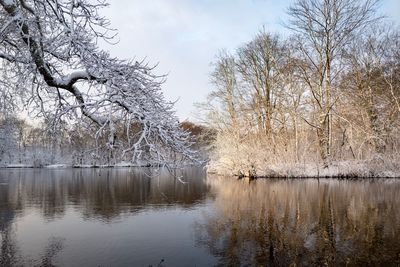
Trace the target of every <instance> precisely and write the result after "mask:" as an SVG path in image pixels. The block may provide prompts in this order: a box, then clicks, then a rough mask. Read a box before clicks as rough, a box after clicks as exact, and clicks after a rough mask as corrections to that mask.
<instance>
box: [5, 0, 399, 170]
mask: <svg viewBox="0 0 400 267" xmlns="http://www.w3.org/2000/svg"><path fill="white" fill-rule="evenodd" d="M0 3H1V6H2V9H1V17H0V18H1V23H2V25H4V27H3V28H2V32H1V34H2V35H1V36H2V37H1V38H2V39H1V46H0V62H1V69H0V70H1V73H2V75H3V78H4V79H2V80H1V82H0V93H1V100H0V124H1V128H0V164H1V165H2V166H22V165H27V166H31V167H42V166H46V165H54V164H67V165H68V166H100V165H103V166H115V165H118V164H119V165H121V166H122V165H123V166H130V165H135V166H166V165H169V166H182V165H184V166H187V165H192V164H194V165H206V167H207V169H208V171H209V172H214V173H218V174H229V175H238V176H250V177H257V176H279V177H281V176H282V177H291V176H293V177H299V176H339V177H342V176H343V177H345V176H365V177H375V176H398V175H399V173H398V170H399V169H400V166H399V162H400V157H399V148H400V147H399V142H400V140H399V127H400V125H399V121H400V120H399V115H400V63H399V62H400V38H399V37H400V36H399V35H400V31H399V27H398V25H396V24H395V23H394V22H391V21H390V18H386V17H385V16H382V15H381V14H379V12H378V7H379V4H380V1H378V0H367V1H347V0H324V1H317V0H299V1H295V2H294V3H293V4H292V5H290V6H289V7H288V8H287V16H288V20H287V21H285V28H286V29H287V32H286V33H285V34H278V33H275V32H272V31H269V30H268V28H267V27H263V28H262V29H261V30H259V31H258V33H257V34H255V36H254V38H253V39H251V40H249V41H248V42H247V43H244V44H242V45H241V46H239V47H237V49H236V50H234V51H227V50H224V49H223V48H221V49H222V50H221V51H220V52H219V54H218V55H217V57H216V60H215V61H214V62H213V63H212V71H211V75H210V76H211V77H210V79H211V82H212V86H213V89H212V92H211V93H210V94H209V95H208V96H206V97H205V100H204V101H201V99H199V103H198V104H197V109H198V111H199V112H200V113H201V115H200V117H201V119H200V121H195V123H193V122H189V121H183V122H182V121H179V119H178V118H177V116H176V115H175V112H174V103H173V102H169V101H167V100H166V99H165V98H164V96H163V93H162V85H163V83H164V82H165V79H167V77H166V76H159V75H156V74H154V72H153V71H154V68H155V67H156V66H152V65H150V64H149V63H147V62H145V61H134V60H123V59H117V58H114V57H112V56H111V55H110V54H109V53H108V52H106V51H104V50H102V49H101V48H99V47H98V45H97V42H98V40H99V39H103V40H106V41H109V40H113V37H114V35H113V31H112V29H111V28H110V26H109V22H108V20H107V19H106V18H104V17H103V16H101V15H100V13H98V12H97V11H99V10H101V9H102V8H103V7H106V6H107V4H105V3H103V4H102V3H98V4H92V3H89V2H87V3H86V2H81V3H80V4H73V5H72V6H70V4H71V3H69V2H65V3H63V4H60V3H58V2H57V1H56V2H54V3H53V2H46V1H38V2H35V1H34V4H33V6H31V5H30V4H29V3H27V2H25V1H21V2H18V1H16V2H14V1H0ZM71 10H72V11H71ZM44 18H46V19H44ZM60 18H62V19H60ZM255 31H256V29H255ZM20 114H28V117H27V116H25V117H21V115H20ZM32 118H33V120H32Z"/></svg>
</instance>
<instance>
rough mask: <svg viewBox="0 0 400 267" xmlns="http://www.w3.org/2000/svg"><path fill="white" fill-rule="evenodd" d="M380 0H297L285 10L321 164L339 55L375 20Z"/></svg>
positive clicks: (327, 153) (326, 157) (326, 152)
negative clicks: (311, 110) (312, 115)
mask: <svg viewBox="0 0 400 267" xmlns="http://www.w3.org/2000/svg"><path fill="white" fill-rule="evenodd" d="M378 2H379V0H366V1H361V0H297V1H296V2H295V3H294V4H293V5H292V6H291V7H290V8H289V10H288V14H289V15H290V17H291V20H290V24H288V26H287V27H288V28H290V29H292V30H294V31H295V32H296V33H297V34H298V51H299V57H300V58H301V59H302V61H301V62H302V63H301V64H299V66H300V67H301V69H302V72H303V73H302V77H303V79H304V80H305V82H306V83H307V84H308V86H309V89H310V92H311V95H312V99H313V103H314V108H315V111H316V114H315V118H314V120H313V121H312V122H308V123H309V124H310V125H311V126H313V127H314V128H316V130H317V136H318V142H319V146H320V153H321V158H322V160H323V162H324V166H325V167H327V166H328V165H329V161H330V158H331V146H332V109H333V108H334V106H335V103H336V101H337V99H338V92H335V88H333V86H334V83H335V79H337V78H338V75H339V73H340V69H341V67H340V55H341V51H342V49H343V47H344V45H345V44H346V43H347V42H348V41H349V39H351V38H352V36H353V35H354V34H355V33H356V32H358V31H360V30H362V29H364V28H365V27H366V26H368V25H370V24H371V23H372V22H375V21H376V20H377V19H378V18H377V17H376V15H375V13H376V12H375V11H376V8H377V4H378Z"/></svg>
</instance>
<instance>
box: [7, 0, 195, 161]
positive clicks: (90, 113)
mask: <svg viewBox="0 0 400 267" xmlns="http://www.w3.org/2000/svg"><path fill="white" fill-rule="evenodd" d="M106 5H107V4H106V3H104V2H96V3H92V1H85V0H79V1H77V0H35V1H30V0H20V1H17V0H0V24H1V25H4V27H2V29H1V32H0V63H1V62H3V64H2V65H1V67H0V68H1V69H2V70H3V72H4V73H7V74H9V75H7V77H6V78H7V79H8V81H2V82H0V90H4V87H5V85H6V84H8V83H10V82H11V83H13V84H14V85H15V87H16V88H19V89H18V90H22V91H24V93H23V94H21V95H23V96H24V97H26V99H27V102H29V103H35V105H33V106H34V107H36V108H37V109H38V112H39V113H40V114H42V115H49V114H50V115H52V117H53V118H54V120H55V121H59V120H60V119H61V117H62V116H66V115H73V114H76V115H77V118H78V119H80V120H85V119H84V117H86V118H88V119H89V120H90V121H91V122H93V123H94V124H95V125H97V127H99V129H100V130H99V131H100V133H107V134H108V135H109V138H108V146H109V148H110V149H116V148H121V149H122V150H123V151H124V153H131V155H132V160H134V161H139V160H145V161H147V162H152V163H158V164H165V163H168V162H170V161H171V159H172V158H173V159H176V158H177V155H179V156H178V158H180V159H182V160H183V159H185V160H186V159H188V160H190V161H196V159H197V154H196V152H195V151H192V150H191V146H192V143H191V141H190V135H189V134H188V133H186V132H184V131H183V130H182V129H181V128H180V126H179V122H178V119H177V118H176V117H175V115H174V111H173V104H172V103H169V102H167V101H166V100H165V99H164V96H163V94H162V92H161V85H162V83H163V81H164V78H165V77H164V76H161V77H160V76H157V75H154V74H153V73H152V71H153V68H154V67H153V66H149V65H148V64H146V63H145V62H137V61H135V62H133V61H129V60H121V59H118V58H113V57H111V56H110V55H109V54H108V53H107V52H105V51H103V50H101V49H99V48H98V47H97V45H96V43H97V39H98V38H102V39H105V40H111V39H112V37H113V36H114V35H115V32H114V31H113V30H112V29H110V28H109V22H108V20H107V19H105V18H104V17H102V16H101V15H100V13H99V12H100V9H101V8H103V7H105V6H106ZM68 70H73V71H68ZM12 73H13V74H12ZM28 88H32V90H30V91H29V89H28ZM82 115H83V116H82ZM121 124H122V125H123V126H124V127H123V129H121V128H120V127H119V126H120V125H121ZM132 125H140V131H141V132H140V134H139V135H137V133H130V131H129V127H131V126H132ZM121 131H123V132H124V133H126V134H127V135H129V134H131V135H133V136H130V137H128V140H129V142H128V143H124V144H123V143H122V142H119V141H118V138H117V136H119V135H121ZM100 135H101V134H100Z"/></svg>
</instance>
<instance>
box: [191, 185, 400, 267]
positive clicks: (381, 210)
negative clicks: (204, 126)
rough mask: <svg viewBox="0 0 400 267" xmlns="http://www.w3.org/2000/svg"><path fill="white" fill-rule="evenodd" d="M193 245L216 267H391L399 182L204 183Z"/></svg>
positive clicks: (398, 251) (397, 241)
mask: <svg viewBox="0 0 400 267" xmlns="http://www.w3.org/2000/svg"><path fill="white" fill-rule="evenodd" d="M208 183H209V185H210V186H211V190H212V191H213V192H214V193H215V195H216V199H215V204H214V205H215V212H212V213H208V214H207V215H206V216H205V218H204V220H203V222H200V223H198V225H197V231H196V232H197V240H198V243H199V245H202V246H205V247H207V248H208V249H209V251H210V253H211V254H213V255H214V256H216V257H217V258H218V259H219V264H220V265H224V266H242V265H250V266H265V265H268V266H298V265H301V266H315V265H318V266H320V265H328V266H337V265H347V266H356V265H357V266H360V265H361V266H399V265H400V238H399V237H400V197H399V192H400V181H397V180H358V181H347V180H343V181H339V180H316V179H309V180H258V181H254V182H251V183H249V182H248V181H246V180H241V181H240V180H239V181H238V180H232V179H224V178H218V177H210V178H209V179H208Z"/></svg>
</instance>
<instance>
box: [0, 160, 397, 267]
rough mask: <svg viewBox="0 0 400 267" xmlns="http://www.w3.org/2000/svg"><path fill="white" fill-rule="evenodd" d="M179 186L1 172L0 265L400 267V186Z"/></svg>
mask: <svg viewBox="0 0 400 267" xmlns="http://www.w3.org/2000/svg"><path fill="white" fill-rule="evenodd" d="M175 175H176V176H179V177H182V178H181V179H176V178H174V176H173V175H171V174H169V173H167V172H164V171H161V172H156V170H151V169H146V168H142V169H134V168H131V169H128V168H127V169H59V170H55V169H54V170H51V169H12V170H10V169H9V170H6V169H2V170H0V245H1V250H0V266H150V265H152V266H215V265H220V266H265V265H267V266H288V265H292V266H293V265H300V266H311V265H331V266H334V265H348V266H359V265H364V266H367V265H380V266H399V265H400V195H399V194H400V180H396V179H387V180H376V179H375V180H370V179H368V180H335V179H319V180H317V179H303V180H282V179H260V180H257V181H252V182H249V181H248V180H236V179H234V178H222V177H213V176H209V177H206V174H205V173H204V171H203V170H202V169H188V170H185V171H182V172H180V173H175ZM180 180H182V181H180Z"/></svg>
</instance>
